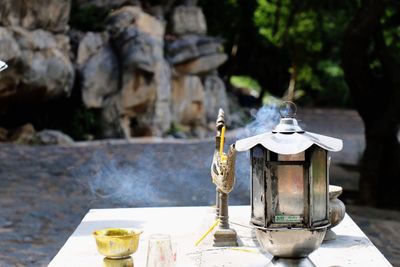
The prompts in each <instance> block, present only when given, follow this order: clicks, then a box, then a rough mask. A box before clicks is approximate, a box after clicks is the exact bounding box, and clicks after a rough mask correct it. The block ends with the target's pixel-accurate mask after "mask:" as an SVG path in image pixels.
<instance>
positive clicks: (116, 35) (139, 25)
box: [107, 6, 164, 73]
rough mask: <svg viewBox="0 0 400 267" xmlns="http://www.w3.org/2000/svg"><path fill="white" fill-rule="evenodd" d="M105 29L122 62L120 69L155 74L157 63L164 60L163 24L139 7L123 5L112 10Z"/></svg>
mask: <svg viewBox="0 0 400 267" xmlns="http://www.w3.org/2000/svg"><path fill="white" fill-rule="evenodd" d="M107 30H108V31H109V33H110V36H111V40H112V42H113V44H114V47H116V53H117V54H118V57H119V58H120V60H121V61H122V62H121V63H122V67H123V68H124V69H125V68H133V67H134V68H137V69H140V70H144V71H147V72H151V73H154V71H155V66H156V62H159V61H161V60H163V45H164V44H163V36H164V25H163V23H162V22H161V21H159V20H157V19H156V18H154V17H152V16H150V15H148V14H146V13H144V12H143V11H142V10H141V8H139V7H133V6H126V7H123V8H121V9H118V10H116V11H114V12H113V13H112V14H111V15H110V18H109V20H108V22H107Z"/></svg>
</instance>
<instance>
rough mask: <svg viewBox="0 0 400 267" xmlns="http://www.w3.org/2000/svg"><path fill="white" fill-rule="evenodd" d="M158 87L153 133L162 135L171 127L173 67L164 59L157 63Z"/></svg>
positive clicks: (156, 76) (155, 81) (156, 79)
mask: <svg viewBox="0 0 400 267" xmlns="http://www.w3.org/2000/svg"><path fill="white" fill-rule="evenodd" d="M154 83H155V87H156V92H157V94H156V102H155V104H154V117H153V120H152V125H153V135H154V136H162V135H163V134H164V133H165V132H167V130H168V129H169V128H170V127H171V122H172V114H171V99H172V92H171V69H170V67H169V65H168V63H167V62H166V61H165V60H163V61H160V62H158V63H157V65H156V72H155V75H154Z"/></svg>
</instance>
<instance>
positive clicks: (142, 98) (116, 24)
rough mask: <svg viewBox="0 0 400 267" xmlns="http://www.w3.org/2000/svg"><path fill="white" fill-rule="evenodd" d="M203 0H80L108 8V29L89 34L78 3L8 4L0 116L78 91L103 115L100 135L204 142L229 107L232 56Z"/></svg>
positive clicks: (1, 36) (1, 11)
mask: <svg viewBox="0 0 400 267" xmlns="http://www.w3.org/2000/svg"><path fill="white" fill-rule="evenodd" d="M167 2H168V1H167ZM195 2H196V1H186V2H184V3H181V4H180V3H178V4H175V1H169V2H168V4H165V5H156V6H149V4H148V3H147V2H146V4H145V3H141V2H140V1H105V0H104V1H89V0H79V1H75V2H74V4H75V8H77V9H78V10H79V8H87V7H90V6H97V7H101V8H105V9H108V10H109V11H108V15H107V19H106V20H105V21H104V23H103V24H104V25H102V27H101V30H100V31H96V32H87V31H86V32H83V31H82V30H77V29H74V28H73V27H70V25H69V17H70V10H71V1H69V0H58V1H51V0H30V1H23V0H4V1H3V3H2V5H1V6H0V48H1V49H0V59H1V60H3V61H6V62H7V64H8V65H9V68H8V70H7V71H4V72H2V73H1V74H0V113H1V112H4V111H5V110H7V109H8V108H10V106H12V105H15V104H16V103H32V102H34V103H45V102H48V101H52V100H53V99H56V98H60V97H68V96H70V95H71V92H72V90H76V92H79V94H80V97H81V99H82V102H83V104H84V106H85V107H86V108H87V109H97V110H99V111H100V112H99V113H100V119H99V120H100V124H101V137H109V138H111V137H131V136H164V135H165V134H166V133H168V132H169V131H170V130H171V128H175V129H176V128H180V129H183V132H185V134H186V135H187V136H197V137H202V136H204V135H205V133H206V132H207V130H208V125H209V124H210V123H211V122H213V121H214V120H215V114H217V110H218V108H220V107H222V108H224V109H225V110H226V112H227V109H228V101H227V96H226V90H225V85H224V82H223V81H222V80H221V79H220V78H219V77H218V74H217V71H216V70H217V68H218V67H219V66H220V65H221V64H223V63H224V62H225V61H226V59H227V56H226V54H224V52H223V47H222V44H221V40H219V39H218V38H213V37H209V36H207V24H206V20H205V17H204V14H203V12H202V10H201V8H199V7H197V6H196V5H195ZM71 15H73V14H71ZM74 46H75V49H74Z"/></svg>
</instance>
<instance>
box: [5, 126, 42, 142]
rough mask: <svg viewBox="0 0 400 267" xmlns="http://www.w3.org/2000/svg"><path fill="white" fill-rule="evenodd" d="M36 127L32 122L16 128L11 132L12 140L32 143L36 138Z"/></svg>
mask: <svg viewBox="0 0 400 267" xmlns="http://www.w3.org/2000/svg"><path fill="white" fill-rule="evenodd" d="M35 133H36V131H35V128H34V127H33V125H32V124H30V123H28V124H25V125H23V126H21V127H19V128H18V129H16V130H14V131H13V132H12V134H11V137H10V141H12V142H15V143H18V144H31V143H33V142H34V140H35Z"/></svg>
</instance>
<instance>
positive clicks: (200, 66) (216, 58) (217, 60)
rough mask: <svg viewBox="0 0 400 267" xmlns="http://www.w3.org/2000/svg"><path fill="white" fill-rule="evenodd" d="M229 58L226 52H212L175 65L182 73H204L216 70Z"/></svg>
mask: <svg viewBox="0 0 400 267" xmlns="http://www.w3.org/2000/svg"><path fill="white" fill-rule="evenodd" d="M227 59H228V57H227V55H226V54H212V55H208V56H203V57H200V58H197V59H194V60H191V61H188V62H185V63H181V64H179V65H175V66H174V69H175V70H176V71H177V72H178V73H182V74H202V73H207V72H211V71H213V70H216V69H217V68H218V67H219V66H221V65H222V64H223V63H224V62H225V61H226V60H227Z"/></svg>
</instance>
